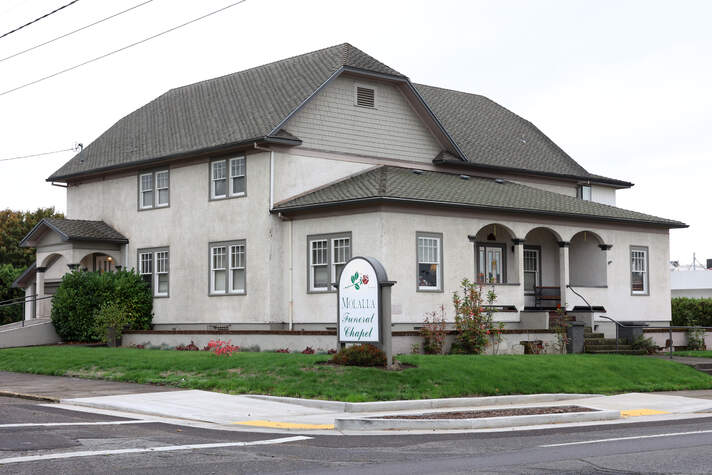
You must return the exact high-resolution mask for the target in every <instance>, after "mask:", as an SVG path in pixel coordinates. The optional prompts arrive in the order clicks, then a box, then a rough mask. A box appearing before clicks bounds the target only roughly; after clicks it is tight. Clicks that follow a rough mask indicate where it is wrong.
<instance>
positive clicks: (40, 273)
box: [35, 267, 48, 317]
mask: <svg viewBox="0 0 712 475" xmlns="http://www.w3.org/2000/svg"><path fill="white" fill-rule="evenodd" d="M46 270H47V268H46V267H38V268H37V270H36V272H37V273H36V274H35V275H36V276H37V285H36V287H37V288H36V291H35V294H36V295H37V299H40V298H42V297H44V296H45V288H44V284H45V275H44V273H45V271H46ZM35 302H36V303H35V317H45V316H48V315H47V314H46V312H45V300H36V301H35Z"/></svg>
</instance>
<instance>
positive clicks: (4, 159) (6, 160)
mask: <svg viewBox="0 0 712 475" xmlns="http://www.w3.org/2000/svg"><path fill="white" fill-rule="evenodd" d="M76 150H77V147H72V148H65V149H62V150H54V151H52V152H42V153H33V154H31V155H21V156H19V157H10V158H0V162H9V161H10V160H20V159H21V158H32V157H42V156H44V155H52V154H55V153H61V152H75V151H76Z"/></svg>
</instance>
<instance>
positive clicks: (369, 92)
mask: <svg viewBox="0 0 712 475" xmlns="http://www.w3.org/2000/svg"><path fill="white" fill-rule="evenodd" d="M354 88H355V89H354V96H355V104H356V105H357V106H359V107H368V108H369V109H373V108H375V107H376V90H375V89H374V88H372V87H366V86H362V85H359V84H356V85H355V86H354Z"/></svg>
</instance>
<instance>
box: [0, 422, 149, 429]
mask: <svg viewBox="0 0 712 475" xmlns="http://www.w3.org/2000/svg"><path fill="white" fill-rule="evenodd" d="M150 422H154V421H145V420H136V421H107V422H32V423H22V424H0V429H5V428H8V427H63V426H111V425H121V424H148V423H150Z"/></svg>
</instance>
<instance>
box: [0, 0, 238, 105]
mask: <svg viewBox="0 0 712 475" xmlns="http://www.w3.org/2000/svg"><path fill="white" fill-rule="evenodd" d="M246 1H247V0H239V1H237V2H233V3H231V4H229V5H227V6H225V7H222V8H219V9H217V10H213V11H212V12H210V13H206V14H205V15H202V16H199V17H198V18H194V19H192V20H189V21H187V22H185V23H181V24H180V25H177V26H174V27H172V28H169V29H167V30H164V31H161V32H160V33H156V34H155V35H152V36H149V37H148V38H144V39H142V40H139V41H136V42H134V43H131V44H129V45H126V46H123V47H121V48H119V49H115V50H113V51H110V52H108V53H105V54H102V55H101V56H97V57H95V58H92V59H89V60H87V61H84V62H83V63H79V64H75V65H74V66H70V67H68V68H66V69H62V70H61V71H57V72H55V73H52V74H50V75H48V76H44V77H41V78H39V79H35V80H34V81H30V82H27V83H25V84H22V85H20V86H17V87H13V88H12V89H8V90H6V91H2V92H0V96H4V95H6V94H10V93H11V92H15V91H19V90H20V89H24V88H26V87H28V86H32V85H35V84H37V83H40V82H42V81H46V80H47V79H52V78H53V77H56V76H59V75H60V74H64V73H67V72H69V71H73V70H75V69H78V68H81V67H82V66H86V65H87V64H91V63H94V62H96V61H99V60H102V59H104V58H108V57H109V56H111V55H114V54H116V53H120V52H121V51H125V50H127V49H129V48H133V47H134V46H138V45H140V44H143V43H146V42H148V41H151V40H153V39H156V38H158V37H159V36H163V35H165V34H167V33H171V32H173V31H176V30H178V29H180V28H183V27H185V26H188V25H190V24H192V23H195V22H198V21H200V20H203V19H205V18H208V17H209V16H212V15H215V14H217V13H221V12H223V11H225V10H227V9H228V8H232V7H234V6H236V5H239V4H241V3H244V2H246Z"/></svg>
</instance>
